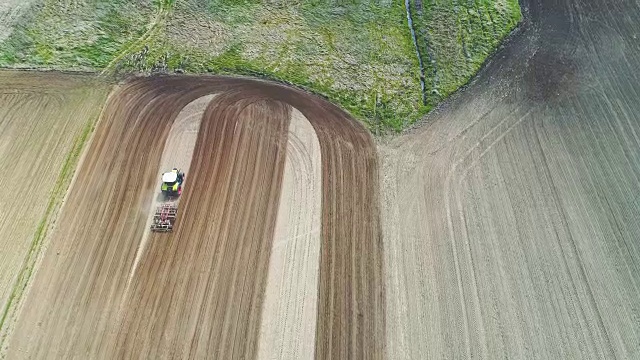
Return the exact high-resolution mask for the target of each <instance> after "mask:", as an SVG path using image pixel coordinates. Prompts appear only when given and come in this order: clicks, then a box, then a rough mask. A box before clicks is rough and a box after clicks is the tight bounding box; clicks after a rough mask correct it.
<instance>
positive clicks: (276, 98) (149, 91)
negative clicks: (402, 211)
mask: <svg viewBox="0 0 640 360" xmlns="http://www.w3.org/2000/svg"><path fill="white" fill-rule="evenodd" d="M214 93H215V94H218V95H217V96H216V97H215V98H213V100H211V101H210V103H209V105H208V107H207V109H206V111H205V113H204V115H203V118H202V123H201V125H200V129H199V132H198V138H197V140H196V144H195V150H194V154H193V160H192V162H191V166H190V170H189V174H188V176H187V186H186V187H185V192H184V194H183V197H182V199H181V201H180V212H179V215H178V221H177V224H176V227H175V229H174V232H172V233H170V234H151V236H150V237H149V241H148V243H147V245H145V251H143V252H141V254H142V255H140V257H139V260H138V263H137V265H136V270H135V271H134V272H132V268H133V267H134V263H136V257H137V256H138V255H137V254H138V247H139V244H140V242H141V239H142V238H143V236H144V233H145V232H146V223H147V219H148V215H149V214H148V210H147V209H149V204H151V202H152V201H153V198H154V196H155V195H156V191H155V190H156V188H157V186H158V185H157V176H158V173H159V172H160V171H161V169H160V166H161V161H162V153H163V151H164V149H165V144H166V143H167V138H168V137H169V134H170V132H171V129H172V126H173V124H174V121H175V119H176V118H177V117H178V115H179V113H180V111H182V109H183V108H184V107H185V106H186V105H187V104H189V103H190V102H192V101H193V100H195V99H198V98H200V97H202V96H205V95H208V94H214ZM294 108H297V109H298V110H299V111H300V113H302V114H304V117H306V118H307V119H308V120H309V122H310V123H311V125H312V126H313V128H314V130H315V133H316V134H317V144H319V147H320V153H321V158H322V167H321V171H322V183H321V184H322V200H321V201H322V204H329V205H328V206H323V207H322V209H321V215H320V216H321V223H320V224H321V225H320V226H321V227H320V238H319V239H320V249H319V252H318V264H319V265H317V266H318V270H319V272H318V275H317V276H318V279H317V280H316V281H317V288H316V291H317V294H318V295H317V298H316V301H317V305H316V306H317V309H316V311H317V314H318V315H320V316H318V315H316V316H317V321H316V324H315V325H311V324H313V322H311V323H310V324H307V323H304V324H303V325H304V327H305V328H306V330H304V331H302V333H301V334H291V335H287V336H289V337H290V336H293V335H295V336H304V338H305V339H307V340H308V341H313V339H314V338H315V344H316V345H315V349H314V350H313V355H312V356H314V357H315V358H327V357H334V358H339V357H367V358H380V357H381V356H382V355H383V351H382V349H383V346H384V344H383V339H384V318H385V317H384V314H383V311H384V288H383V280H384V278H383V277H382V248H381V247H380V246H381V245H382V244H381V238H380V234H379V229H380V227H379V224H378V205H377V204H378V198H377V181H378V173H377V157H376V153H375V148H374V146H373V142H372V140H371V136H370V135H369V134H368V132H367V131H366V130H365V129H364V128H363V127H362V126H361V125H360V124H358V123H357V122H356V121H354V120H353V119H351V118H350V117H348V116H347V115H346V114H345V113H344V112H342V111H340V110H339V109H338V108H336V107H335V106H333V105H331V104H329V103H327V102H325V101H324V100H321V99H318V98H316V97H312V96H309V95H307V94H304V93H302V92H299V91H297V90H293V89H289V88H285V87H282V86H277V85H272V84H267V83H263V82H255V81H248V80H240V79H226V78H195V77H182V78H178V77H161V78H154V79H139V80H133V81H130V82H129V83H127V84H125V85H124V86H122V87H120V88H119V90H118V91H117V92H116V93H115V94H113V95H112V96H111V97H110V101H109V102H108V104H107V107H106V110H105V112H104V114H103V118H102V120H101V122H100V126H99V127H98V128H97V130H96V134H95V138H94V141H93V142H92V144H91V146H90V148H89V149H88V152H87V155H86V157H85V159H84V161H83V163H82V165H81V166H80V168H79V169H78V177H77V181H76V182H75V183H74V186H73V188H72V189H71V190H70V192H69V196H68V200H67V204H66V205H65V207H64V209H63V211H62V213H61V215H60V221H59V223H58V226H57V227H56V229H55V231H54V233H53V234H52V238H51V245H50V246H49V248H48V249H47V253H46V254H45V257H44V259H43V263H42V266H41V267H40V269H39V271H38V272H37V274H36V276H35V281H34V284H33V287H32V288H31V290H30V292H29V295H28V297H27V298H26V300H25V305H24V311H23V312H22V313H21V315H20V318H19V320H18V323H17V325H16V328H15V332H14V333H13V334H12V337H11V338H10V342H9V352H8V355H7V356H8V357H9V358H11V359H15V358H18V359H19V358H47V359H49V358H73V357H83V358H87V357H88V358H108V359H111V358H130V357H133V358H140V357H142V358H194V357H196V358H202V357H212V358H224V359H233V358H253V357H255V356H256V355H257V353H258V349H259V343H260V338H261V329H264V328H263V327H262V325H261V322H262V321H263V319H264V318H265V317H263V309H264V299H265V294H266V291H268V290H267V288H269V286H270V284H269V281H268V279H269V273H270V262H271V260H272V257H271V253H272V249H273V247H274V241H275V239H276V238H275V237H274V233H275V229H276V224H277V222H278V221H277V218H278V213H279V203H280V199H281V193H282V191H283V189H286V190H287V191H290V190H291V189H290V188H289V187H288V186H287V187H283V185H282V184H283V179H284V177H285V173H286V170H285V169H286V158H287V151H288V150H287V149H288V148H289V147H288V146H287V144H288V142H289V141H288V139H289V133H290V127H289V123H290V121H291V114H292V112H293V113H294V114H295V113H296V112H295V110H294ZM299 120H300V114H297V115H295V116H294V123H298V122H299ZM297 126H299V125H294V127H293V128H292V129H291V131H293V132H294V134H295V133H297V132H298V129H297ZM302 127H303V128H304V127H305V126H302ZM306 127H307V129H306V130H304V129H303V130H304V131H303V133H304V134H306V135H304V139H306V140H311V141H310V142H309V144H305V145H306V146H309V145H311V148H312V149H315V150H312V151H314V152H317V146H316V147H314V145H313V137H312V136H311V137H310V135H309V132H308V131H309V129H308V126H306ZM301 136H302V135H301ZM306 140H305V141H306ZM310 151H311V150H310ZM311 164H314V165H313V166H314V167H317V166H319V165H318V162H317V159H316V160H313V161H312V162H311ZM287 176H290V175H287ZM307 176H310V175H309V174H307ZM123 179H126V180H123ZM314 179H315V181H316V182H317V181H318V180H317V179H318V176H317V174H316V175H315V177H314ZM285 184H290V180H288V181H287V182H285ZM316 185H317V183H316ZM293 196H295V194H294V195H293ZM316 196H317V195H316ZM316 201H317V198H316ZM301 205H304V206H309V204H301ZM141 209H142V211H141ZM314 209H316V210H314ZM317 209H318V204H317V203H313V204H311V205H310V207H309V209H308V210H307V211H310V214H313V213H314V212H316V211H317ZM282 214H284V210H283V212H282ZM283 216H284V215H283ZM312 217H313V216H312ZM308 224H311V225H304V224H296V226H301V229H303V227H302V226H305V227H307V228H308V229H309V230H310V233H309V234H308V236H309V237H310V238H313V229H314V227H313V225H312V224H313V223H312V222H309V223H308ZM301 231H303V230H301ZM276 249H277V245H276ZM310 251H312V250H310ZM315 251H318V250H317V249H316V250H315ZM277 252H278V250H276V253H277ZM276 256H277V255H276ZM307 265H309V266H313V263H310V264H307ZM280 266H282V264H280ZM290 275H291V276H295V274H294V273H292V274H290ZM302 275H304V276H311V277H313V274H311V272H310V271H308V270H304V274H302ZM302 275H300V276H302ZM304 285H305V289H306V288H307V286H309V285H308V284H304ZM272 286H273V285H271V287H272ZM292 291H295V292H298V291H300V290H299V289H296V288H293V289H292ZM301 301H302V303H295V301H294V302H292V306H294V307H297V308H300V307H301V306H302V310H301V311H302V312H298V314H297V315H295V314H294V315H293V316H292V317H289V319H290V320H291V321H295V322H296V323H298V324H300V323H303V322H305V321H306V320H307V317H309V318H310V317H313V315H310V314H309V312H310V311H313V305H312V304H311V305H309V304H310V303H312V302H313V299H312V297H303V298H302V299H301ZM267 318H269V317H268V316H267ZM310 327H313V332H314V336H313V337H311V336H310V334H311V333H312V331H311V330H310V329H309V328H310ZM281 330H282V327H278V328H276V329H275V330H266V333H278V332H279V331H281ZM282 341H283V344H284V341H293V339H290V338H289V339H287V338H283V340H282ZM353 344H358V346H353ZM283 346H284V345H283ZM307 348H308V344H307V345H305V347H304V348H301V349H300V350H299V351H300V353H301V354H302V353H304V354H305V355H306V356H309V353H307V352H306V351H307V350H306V349H307ZM285 356H286V354H285Z"/></svg>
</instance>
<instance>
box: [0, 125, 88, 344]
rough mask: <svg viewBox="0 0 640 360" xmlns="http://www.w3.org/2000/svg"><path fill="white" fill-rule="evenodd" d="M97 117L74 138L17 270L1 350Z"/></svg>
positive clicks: (3, 318)
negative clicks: (20, 266) (26, 251)
mask: <svg viewBox="0 0 640 360" xmlns="http://www.w3.org/2000/svg"><path fill="white" fill-rule="evenodd" d="M96 120H97V119H94V120H90V121H88V122H87V125H86V126H85V127H84V128H83V130H82V133H80V135H79V136H78V137H77V138H76V140H75V141H74V143H73V146H72V148H71V151H69V153H68V154H67V157H66V158H65V161H64V163H63V166H62V169H61V170H60V173H59V174H58V178H57V180H56V183H55V185H54V187H53V190H52V192H51V197H50V198H49V202H48V204H47V208H46V211H45V213H44V216H43V217H42V219H41V220H40V222H39V223H38V227H37V228H36V231H35V233H34V235H33V239H32V240H31V246H30V247H29V252H28V253H27V256H26V257H25V262H24V264H23V265H22V268H21V269H20V272H19V273H18V277H17V279H16V282H15V284H14V285H13V288H12V290H11V294H10V295H9V298H8V301H7V303H6V305H5V307H4V309H2V315H0V334H1V337H0V351H1V350H2V348H3V345H4V341H5V339H6V337H7V335H8V333H9V332H8V326H9V325H8V324H7V320H9V318H10V317H13V316H14V315H15V310H16V306H17V305H18V304H19V303H20V301H21V300H22V296H23V295H24V291H25V289H26V288H27V286H28V285H29V281H30V279H31V275H32V274H33V271H34V265H35V262H36V260H37V259H38V256H39V255H40V252H41V250H42V245H43V241H44V239H45V238H46V236H47V230H48V229H49V227H50V225H51V224H53V223H54V222H55V215H56V214H55V212H56V211H57V209H59V208H60V205H61V203H62V200H63V199H64V196H65V194H66V193H67V190H68V188H69V185H70V182H71V179H72V178H73V175H74V172H75V168H76V166H77V164H78V160H79V158H80V154H81V152H82V150H83V148H84V145H85V144H86V142H87V139H88V138H89V135H90V134H91V133H92V132H93V128H94V124H95V121H96ZM5 326H7V328H5Z"/></svg>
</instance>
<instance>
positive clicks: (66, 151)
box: [0, 72, 108, 343]
mask: <svg viewBox="0 0 640 360" xmlns="http://www.w3.org/2000/svg"><path fill="white" fill-rule="evenodd" d="M107 91H108V88H107V86H105V85H102V84H100V83H98V82H96V81H94V80H91V79H89V78H88V77H84V76H68V75H61V74H26V73H22V72H0V169H2V170H3V173H4V175H3V176H0V189H3V192H4V195H3V196H0V234H1V235H0V249H1V250H0V343H2V341H1V340H2V339H3V338H4V333H5V331H6V327H8V326H11V324H12V322H13V320H14V318H13V316H14V315H15V314H14V313H13V311H14V306H15V304H16V302H17V301H18V300H20V296H21V293H22V289H23V287H24V286H26V285H27V284H28V282H29V281H28V280H29V275H30V272H31V270H32V268H33V266H34V264H35V262H36V260H37V257H38V255H39V253H40V249H41V246H42V245H43V242H42V238H41V237H38V236H37V235H38V234H42V235H44V233H45V232H46V230H47V228H48V226H49V224H50V223H51V222H52V221H54V219H55V215H56V214H57V212H58V208H59V206H60V203H61V201H62V198H63V196H64V193H65V189H66V188H67V186H68V185H69V182H70V180H71V177H72V175H73V166H75V162H76V161H77V157H75V156H73V154H70V153H71V152H72V149H73V148H74V147H76V146H80V145H81V144H79V138H80V136H81V134H82V132H83V129H85V128H86V127H87V126H90V124H92V123H94V122H95V120H96V119H97V117H98V115H99V113H100V109H101V107H102V104H103V103H104V100H105V98H106V95H107ZM65 164H68V171H67V170H64V169H63V168H64V167H65ZM47 209H49V210H47ZM39 228H40V230H39ZM18 277H20V280H18ZM10 299H11V306H10V307H8V305H9V300H10Z"/></svg>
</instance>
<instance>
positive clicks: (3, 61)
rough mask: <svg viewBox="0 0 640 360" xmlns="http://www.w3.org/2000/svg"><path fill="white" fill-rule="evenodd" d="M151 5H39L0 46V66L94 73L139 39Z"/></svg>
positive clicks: (119, 0) (117, 0)
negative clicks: (75, 70)
mask: <svg viewBox="0 0 640 360" xmlns="http://www.w3.org/2000/svg"><path fill="white" fill-rule="evenodd" d="M156 8H157V6H156V5H155V4H154V1H152V0H147V1H143V0H108V1H58V0H44V1H41V2H39V3H37V4H36V5H34V6H33V7H32V9H31V10H30V11H28V12H27V14H26V15H25V16H24V18H23V19H20V20H19V23H18V24H17V25H16V27H15V29H14V31H13V33H12V34H11V36H10V37H9V38H8V39H7V40H5V41H4V42H2V43H0V66H3V67H7V66H12V67H15V66H30V67H31V66H33V67H52V68H60V69H100V68H103V67H105V66H106V65H107V64H108V63H109V61H111V59H113V58H114V57H115V56H117V55H118V53H119V52H120V51H122V50H123V49H125V48H126V47H127V46H128V45H129V43H131V42H132V41H134V40H135V39H137V38H138V37H140V36H141V35H142V34H143V33H144V32H145V31H146V26H147V24H148V23H149V22H150V20H149V19H150V18H152V17H153V16H154V14H155V12H156Z"/></svg>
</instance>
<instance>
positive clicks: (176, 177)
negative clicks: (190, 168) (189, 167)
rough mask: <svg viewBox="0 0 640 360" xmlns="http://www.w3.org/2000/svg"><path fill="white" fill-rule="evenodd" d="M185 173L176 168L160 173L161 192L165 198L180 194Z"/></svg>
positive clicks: (175, 196)
mask: <svg viewBox="0 0 640 360" xmlns="http://www.w3.org/2000/svg"><path fill="white" fill-rule="evenodd" d="M184 178H185V175H184V173H183V172H181V171H180V170H178V169H177V168H173V170H171V171H169V172H166V173H164V174H162V186H161V190H162V194H163V195H164V196H165V198H167V199H172V198H177V197H178V196H180V195H181V194H182V183H183V182H184Z"/></svg>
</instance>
